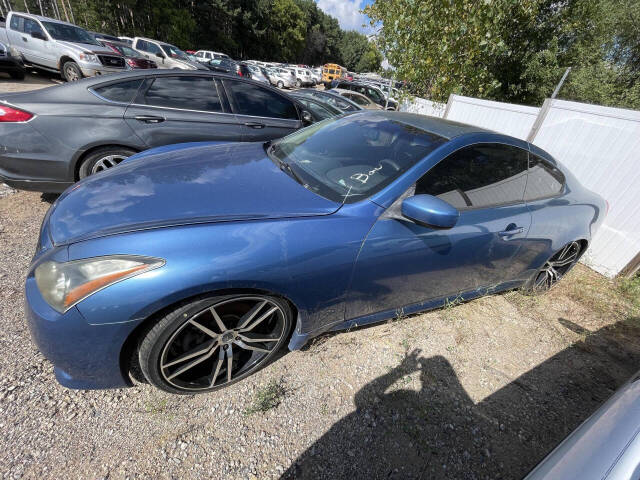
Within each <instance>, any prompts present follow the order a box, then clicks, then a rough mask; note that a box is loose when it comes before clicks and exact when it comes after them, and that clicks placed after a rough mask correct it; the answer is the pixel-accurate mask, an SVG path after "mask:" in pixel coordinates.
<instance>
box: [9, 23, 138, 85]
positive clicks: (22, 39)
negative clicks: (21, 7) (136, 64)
mask: <svg viewBox="0 0 640 480" xmlns="http://www.w3.org/2000/svg"><path fill="white" fill-rule="evenodd" d="M0 42H2V43H4V44H5V46H6V47H7V48H9V49H10V48H13V49H14V50H15V51H16V52H17V54H19V55H21V56H22V58H23V61H24V63H25V64H26V65H28V66H31V67H35V68H39V69H43V70H47V71H50V72H56V73H60V74H61V75H62V77H63V78H64V79H65V80H67V81H68V82H71V81H75V80H79V79H81V78H82V77H92V76H94V75H103V74H108V73H117V72H122V71H123V70H124V69H125V68H126V64H125V60H124V58H123V57H122V55H118V54H116V53H114V52H113V51H112V50H110V49H107V48H105V47H103V46H102V45H100V44H99V43H98V42H97V41H96V39H95V38H93V36H92V35H91V34H90V33H89V32H87V31H86V30H84V29H82V28H80V27H77V26H75V25H72V24H71V23H67V22H62V21H60V20H55V19H53V18H47V17H41V16H39V15H29V14H27V13H16V12H9V15H8V16H7V23H6V28H4V29H3V28H0Z"/></svg>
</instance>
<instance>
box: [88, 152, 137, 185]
mask: <svg viewBox="0 0 640 480" xmlns="http://www.w3.org/2000/svg"><path fill="white" fill-rule="evenodd" d="M135 153H137V152H136V151H135V150H132V149H130V148H126V147H115V146H114V147H103V148H99V149H97V150H95V151H93V152H91V153H90V154H89V155H87V157H86V158H85V159H84V160H83V161H82V164H81V165H80V169H79V170H78V176H79V177H80V179H83V178H86V177H88V176H89V175H93V174H94V173H98V172H101V171H103V170H108V169H109V168H112V167H115V166H116V165H117V164H119V163H120V162H122V161H123V160H124V159H126V158H128V157H130V156H131V155H134V154H135Z"/></svg>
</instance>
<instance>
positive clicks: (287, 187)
mask: <svg viewBox="0 0 640 480" xmlns="http://www.w3.org/2000/svg"><path fill="white" fill-rule="evenodd" d="M606 209H607V205H606V202H605V201H604V200H603V199H602V198H600V197H599V196H598V195H596V194H594V193H592V192H591V191H589V190H587V189H585V188H584V187H582V186H581V185H580V183H579V182H578V181H577V180H576V179H575V178H574V177H573V176H572V175H571V173H570V172H569V171H568V170H567V169H565V168H564V167H562V165H560V164H559V163H558V162H557V161H556V160H554V159H553V158H552V157H551V156H550V155H549V154H547V153H545V152H544V151H542V150H540V149H539V148H537V147H536V146H534V145H531V144H529V143H526V142H524V141H521V140H518V139H515V138H511V137H508V136H505V135H500V134H497V133H493V132H489V131H486V130H482V129H479V128H476V127H471V126H467V125H462V124H458V123H453V122H449V121H445V120H440V119H436V118H431V117H424V116H419V115H413V114H408V113H398V112H382V111H381V112H357V113H353V114H350V115H346V116H341V117H336V118H331V119H327V120H324V121H322V122H320V123H317V124H314V125H312V126H310V127H308V128H305V129H303V130H300V131H298V132H295V133H293V134H291V135H289V136H287V137H285V138H283V139H281V140H277V141H274V142H266V143H245V144H242V143H224V144H215V143H196V144H184V145H176V146H169V147H162V148H159V149H155V150H150V151H148V152H145V153H142V154H138V155H136V156H134V157H131V158H130V159H128V160H126V161H125V162H123V163H122V164H121V165H120V166H118V167H117V168H114V169H112V170H108V171H105V172H103V173H100V174H98V175H95V176H91V177H89V178H87V179H85V180H83V181H81V182H79V183H78V184H76V185H74V186H73V187H72V188H70V189H69V190H67V191H66V192H65V193H64V194H63V195H62V196H61V197H60V198H59V199H58V200H57V201H56V203H55V204H54V205H53V206H52V207H51V209H50V210H49V212H48V213H47V215H46V217H45V219H44V223H43V225H42V230H41V234H40V239H39V243H38V247H37V252H36V255H35V258H34V259H33V263H32V265H31V268H30V270H29V273H28V277H27V280H26V299H27V308H26V311H27V315H28V318H29V325H30V328H31V332H32V335H33V338H34V339H35V342H36V343H37V345H38V346H39V348H40V350H41V351H42V352H43V354H44V355H45V356H46V357H47V358H48V359H49V360H51V362H53V364H54V365H55V373H56V377H57V379H58V381H59V382H60V383H62V384H63V385H65V386H67V387H72V388H111V387H123V386H126V385H130V382H131V380H130V376H131V375H132V373H131V372H138V373H142V374H143V375H144V378H146V380H147V381H148V382H149V383H151V384H152V385H154V386H156V387H158V388H161V389H163V390H166V391H169V392H174V393H195V392H204V391H210V390H215V389H218V388H222V387H225V386H227V385H229V384H231V383H233V382H236V381H238V380H240V379H242V378H244V377H247V376H248V375H250V374H252V373H253V372H255V371H256V370H257V369H259V368H260V367H262V366H264V365H265V364H266V363H268V362H269V361H270V360H271V359H272V358H273V357H274V355H275V354H276V352H277V351H278V350H279V349H280V348H281V347H283V346H284V345H285V344H288V347H289V348H290V349H299V348H301V347H302V346H303V345H304V344H305V343H306V342H307V341H308V340H309V339H311V338H313V337H314V336H316V335H319V334H320V333H322V332H326V331H329V330H340V329H344V328H348V327H353V326H359V325H365V324H369V323H372V322H378V321H381V320H384V319H388V318H391V317H395V316H397V315H398V314H410V313H413V312H417V311H420V310H425V309H429V308H435V307H438V306H442V305H443V303H444V302H445V301H447V299H453V298H458V299H460V298H462V299H464V300H468V299H471V298H474V297H478V296H480V295H484V294H486V293H493V292H498V291H501V290H505V289H510V288H516V287H524V288H526V289H528V290H530V291H533V292H537V291H544V290H546V289H548V288H550V287H551V286H552V285H553V284H554V283H555V282H557V281H558V280H559V279H560V278H561V277H562V276H563V275H564V274H565V273H566V272H567V271H568V270H569V269H570V268H571V267H572V266H573V265H574V264H575V263H576V261H577V260H578V259H579V258H580V255H581V254H582V253H583V252H584V251H585V249H586V248H587V246H588V244H589V242H590V240H591V238H592V236H593V234H594V232H595V231H596V229H597V228H598V226H599V225H600V223H601V222H602V220H603V218H604V216H605V213H606Z"/></svg>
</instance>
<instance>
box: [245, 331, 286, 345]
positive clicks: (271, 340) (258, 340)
mask: <svg viewBox="0 0 640 480" xmlns="http://www.w3.org/2000/svg"><path fill="white" fill-rule="evenodd" d="M238 338H239V339H240V340H242V341H243V342H247V343H251V342H261V343H264V342H277V341H278V340H280V339H279V338H251V337H247V336H246V335H242V334H240V333H239V334H238Z"/></svg>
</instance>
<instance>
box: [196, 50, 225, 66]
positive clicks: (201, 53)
mask: <svg viewBox="0 0 640 480" xmlns="http://www.w3.org/2000/svg"><path fill="white" fill-rule="evenodd" d="M194 55H195V57H196V59H197V60H198V61H199V62H200V63H209V62H210V61H211V60H216V59H218V60H219V59H222V58H228V59H229V60H231V59H230V58H229V55H227V54H226V53H220V52H212V51H211V50H197V51H196V53H195V54H194Z"/></svg>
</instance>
